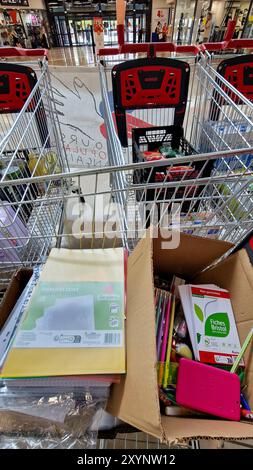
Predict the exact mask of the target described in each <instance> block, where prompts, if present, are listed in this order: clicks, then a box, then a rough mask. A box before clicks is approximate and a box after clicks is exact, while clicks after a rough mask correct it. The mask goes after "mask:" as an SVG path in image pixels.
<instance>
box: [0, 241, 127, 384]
mask: <svg viewBox="0 0 253 470" xmlns="http://www.w3.org/2000/svg"><path fill="white" fill-rule="evenodd" d="M124 321H125V279H124V250H123V249H122V248H115V249H110V248H109V249H103V250H102V249H95V250H67V249H56V248H54V249H52V251H51V253H50V255H49V257H48V260H47V262H46V264H45V266H44V269H43V270H42V273H41V275H40V279H39V282H38V284H37V286H36V287H35V289H34V291H33V294H32V296H31V299H30V302H29V303H28V306H27V308H26V310H25V313H24V315H23V317H22V319H21V322H20V324H19V326H18V330H17V332H16V335H15V337H14V340H13V343H12V345H11V348H10V350H9V353H8V356H7V358H6V360H5V363H4V365H3V369H2V374H1V375H2V377H4V378H22V377H55V376H66V375H69V376H76V375H86V374H89V375H90V374H94V375H96V374H119V373H124V372H125V339H124Z"/></svg>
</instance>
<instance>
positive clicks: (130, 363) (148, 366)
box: [108, 231, 253, 443]
mask: <svg viewBox="0 0 253 470" xmlns="http://www.w3.org/2000/svg"><path fill="white" fill-rule="evenodd" d="M161 245H162V239H161V237H160V236H159V238H154V239H153V240H152V238H151V237H150V232H149V231H148V232H147V237H146V238H144V239H142V240H141V241H140V242H139V243H138V245H137V246H136V248H135V250H134V251H133V253H132V254H131V255H130V257H129V262H128V278H127V282H128V285H127V326H126V334H127V374H126V376H125V377H124V380H122V383H121V384H119V385H115V386H114V387H113V389H112V393H111V397H110V401H109V404H108V411H110V412H111V413H112V414H114V415H115V416H118V417H119V418H120V419H122V420H123V421H125V422H127V423H129V424H130V425H132V426H134V427H136V428H138V429H140V430H142V431H145V432H147V433H149V434H151V435H153V436H156V437H157V438H159V439H161V440H162V441H167V442H168V443H173V442H174V443H175V442H180V441H184V440H187V439H193V438H195V439H197V438H205V439H208V438H215V439H238V438H239V439H240V438H253V426H252V425H251V424H249V423H246V422H231V421H224V420H220V419H216V418H210V419H197V418H183V417H180V418H178V417H167V416H163V415H161V414H160V408H159V399H158V388H157V372H156V336H155V307H154V283H153V277H154V274H160V275H161V276H162V277H165V278H166V277H167V276H168V275H170V274H177V275H178V276H179V277H182V278H185V279H187V280H188V281H191V282H193V283H194V282H195V283H203V284H204V283H214V284H217V285H219V286H220V287H222V288H225V289H228V290H229V291H230V293H231V298H232V305H233V310H234V313H235V317H236V322H237V327H238V332H239V336H240V341H241V344H242V342H243V341H244V339H245V337H246V335H247V333H248V332H249V330H250V328H252V327H253V311H252V305H253V268H252V265H251V264H250V261H249V258H248V255H247V253H246V251H245V250H244V249H241V250H240V251H238V252H236V253H234V254H232V255H231V256H229V257H228V258H227V259H225V260H223V261H221V262H219V263H218V264H216V265H214V266H213V267H211V268H209V269H208V270H206V271H205V272H202V273H201V274H199V272H200V271H202V270H203V269H205V268H207V267H208V266H210V264H211V263H213V262H214V261H215V260H217V259H218V258H220V257H221V256H222V255H223V254H224V253H225V252H226V251H227V250H228V249H229V248H230V247H231V245H230V244H228V243H225V242H222V241H217V240H211V239H207V238H200V237H194V236H190V235H184V234H181V241H180V246H179V248H177V249H173V250H168V249H167V250H165V249H162V246H161ZM249 349H250V348H249ZM249 349H248V351H247V354H246V355H245V359H246V364H247V371H248V373H247V382H248V392H249V394H250V403H251V407H252V408H253V354H252V347H251V351H250V350H249Z"/></svg>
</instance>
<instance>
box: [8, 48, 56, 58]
mask: <svg viewBox="0 0 253 470" xmlns="http://www.w3.org/2000/svg"><path fill="white" fill-rule="evenodd" d="M47 54H48V50H47V49H23V48H22V47H8V46H4V47H1V49H0V57H24V56H26V57H46V56H47Z"/></svg>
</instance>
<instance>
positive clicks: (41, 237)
mask: <svg viewBox="0 0 253 470" xmlns="http://www.w3.org/2000/svg"><path fill="white" fill-rule="evenodd" d="M194 50H195V49H194ZM184 52H186V51H185V50H184ZM190 52H192V49H191V50H190ZM171 60H172V59H171ZM177 60H179V59H178V58H177ZM189 62H191V66H190V67H189V68H190V69H191V78H190V85H189V90H190V92H189V93H188V97H187V98H186V99H185V103H184V105H185V110H184V120H183V125H184V129H185V132H184V139H187V142H188V144H189V145H190V146H191V147H186V146H185V147H184V150H183V151H182V152H181V155H176V156H175V155H174V156H170V157H169V158H166V159H163V160H157V161H140V162H137V163H135V162H133V161H132V138H131V137H132V128H133V127H139V128H140V129H143V128H144V129H146V131H147V132H149V131H152V129H151V128H152V126H156V127H162V126H163V125H164V123H166V126H169V125H170V124H173V118H174V114H173V113H174V109H173V107H170V108H166V106H164V107H161V108H159V109H158V110H157V109H156V108H155V107H153V108H151V107H150V109H148V110H142V109H138V110H137V113H138V114H134V113H135V111H133V114H131V116H130V118H133V117H135V120H134V119H129V120H128V121H127V126H128V127H127V129H126V130H127V137H128V139H127V147H126V152H125V151H124V149H123V148H122V145H121V141H120V139H119V137H118V134H117V131H116V127H115V122H114V120H113V116H112V113H111V108H110V92H111V84H110V74H111V70H110V67H109V68H108V67H104V66H103V65H101V66H100V68H99V73H100V81H101V93H102V98H103V108H104V120H105V126H106V133H107V148H108V166H107V167H105V168H102V169H99V170H98V169H90V170H80V171H77V172H74V171H70V170H69V168H68V162H67V160H66V156H65V152H64V148H63V143H62V137H61V129H60V125H59V122H58V119H57V113H56V110H55V102H54V95H53V90H52V87H51V85H50V73H49V71H48V67H47V63H46V62H45V61H44V62H43V63H42V64H40V65H39V67H38V70H37V73H38V75H39V78H38V80H37V83H36V84H35V85H34V86H33V88H32V89H31V92H30V94H29V97H28V99H27V100H26V102H25V104H24V106H23V107H22V109H21V111H20V112H19V114H15V116H14V117H13V118H12V120H11V121H10V126H9V130H8V132H7V133H6V132H5V137H4V138H3V140H2V142H1V144H0V160H1V162H2V164H3V170H2V177H1V181H0V191H2V192H3V193H4V194H5V195H7V196H5V197H6V198H5V199H4V200H3V199H2V198H1V199H2V200H1V206H0V209H1V211H2V213H3V216H2V221H1V227H0V233H1V234H2V235H1V239H0V242H1V244H0V247H1V248H0V255H1V258H2V263H1V270H0V275H1V283H2V286H3V288H4V287H6V286H7V285H8V283H9V280H10V275H11V272H13V270H14V269H15V268H16V267H18V266H39V265H41V264H43V263H44V262H45V260H46V257H47V254H48V252H49V250H50V248H51V247H52V246H53V245H55V244H57V246H67V247H75V248H78V247H79V248H86V247H91V248H96V247H107V246H118V245H123V246H124V247H125V248H127V249H128V250H129V251H131V250H132V249H133V248H134V247H135V245H136V243H137V242H138V240H139V238H140V237H141V236H142V234H143V233H144V231H145V229H146V227H147V226H148V225H150V223H152V224H153V225H155V226H159V227H163V228H166V229H167V230H168V229H169V230H172V229H176V230H179V229H180V230H182V231H185V232H187V233H194V234H196V235H200V236H209V237H216V238H220V239H223V240H228V241H232V242H234V243H239V242H240V240H241V239H242V238H244V237H245V235H246V234H247V233H249V232H250V231H251V230H252V226H253V220H252V219H253V211H252V208H253V195H252V185H253V172H252V166H251V164H250V165H248V164H245V160H246V159H245V155H248V154H249V153H253V149H252V147H251V140H250V139H251V136H252V132H253V129H252V123H251V122H249V121H250V119H248V113H249V115H251V114H250V113H251V112H252V104H251V103H250V102H248V100H246V99H244V97H243V96H241V95H240V94H239V92H238V91H237V90H234V89H233V88H232V87H231V85H230V84H229V83H228V82H227V81H226V80H225V79H224V81H223V82H222V84H220V83H219V81H218V80H216V77H214V70H213V68H212V69H210V67H209V66H208V64H207V62H206V61H205V60H203V59H202V60H195V59H193V58H192V57H191V58H190V59H189ZM172 65H173V61H172ZM170 66H171V65H170ZM193 77H194V80H193ZM149 78H152V77H149ZM222 80H223V79H222ZM224 84H225V86H223V85H224ZM231 92H233V93H235V95H236V96H238V99H240V100H243V103H244V105H243V106H244V107H243V108H242V107H241V106H239V105H238V104H237V102H235V101H234V100H232V98H231V95H230V94H231ZM221 99H222V105H221V104H220V103H221V101H220V100H221ZM42 104H43V109H44V111H43V115H44V117H45V118H46V120H45V121H43V135H42V134H41V131H40V125H39V126H38V119H37V118H36V112H37V110H38V109H40V106H42ZM213 105H218V106H220V108H221V109H220V113H221V115H222V116H223V118H224V119H226V120H227V121H228V122H229V123H230V124H231V126H233V125H234V126H235V127H234V128H235V132H236V139H235V140H233V139H232V140H231V136H228V134H226V133H225V134H224V135H222V136H221V135H220V134H219V133H218V135H217V136H216V139H217V142H218V144H215V145H218V146H217V148H214V149H213V148H211V147H208V145H209V144H210V142H213V140H214V139H213V134H211V133H210V132H211V131H210V130H209V129H210V109H211V108H212V106H213ZM245 107H247V113H246V112H245ZM140 116H142V118H141V117H140ZM7 119H8V118H7ZM43 119H44V118H43ZM40 122H41V121H40ZM234 122H240V123H241V124H242V123H244V125H245V124H246V125H247V126H249V134H248V135H247V137H245V134H244V133H243V132H242V131H240V128H239V127H238V126H237V127H236V124H234ZM46 123H47V125H46ZM133 123H135V125H134V124H133ZM143 123H145V124H146V125H145V126H144V125H143ZM138 124H139V125H138ZM140 124H141V125H140ZM129 126H130V130H129V131H128V129H129ZM208 126H209V127H208ZM212 131H213V128H212ZM145 135H146V137H148V134H147V133H146V134H145ZM150 135H151V136H152V135H154V134H150ZM163 135H164V134H163ZM239 138H241V140H242V145H241V146H239V148H237V146H234V142H236V143H237V142H238V139H239ZM147 140H148V138H147V139H146V142H142V143H141V146H140V147H139V152H140V153H142V152H143V151H145V149H146V150H148V144H149V142H147ZM169 141H170V142H171V140H168V142H169ZM157 142H158V141H157ZM215 142H216V141H215ZM224 142H225V144H226V145H225V147H224V148H219V145H221V144H222V145H224ZM125 143H126V142H124V144H125ZM153 143H154V142H153ZM189 149H190V150H189ZM172 150H175V149H172ZM181 150H182V149H181ZM27 152H28V153H27ZM183 152H184V153H185V154H183ZM30 154H32V156H30V157H29V155H30ZM231 158H233V162H236V164H234V163H233V164H232V165H231V164H230V165H228V166H226V162H227V161H228V160H229V159H231ZM31 161H32V162H33V163H31ZM20 164H22V165H20ZM224 164H225V167H224ZM179 166H180V170H179V168H178V167H179ZM12 167H15V168H17V169H16V170H15V171H13V173H12V172H10V171H9V170H10V168H12ZM207 169H208V171H206V170H207ZM143 172H144V173H145V178H143V177H142V175H143ZM157 173H158V174H159V173H160V176H159V178H160V179H159V178H156V177H154V174H157ZM175 173H176V174H177V176H176V177H175ZM9 175H11V177H10V176H9ZM136 175H137V176H140V178H139V179H136V178H135V177H136ZM72 181H74V182H75V185H76V186H77V188H78V192H79V193H82V194H83V200H82V201H80V199H79V198H78V197H77V196H76V195H75V194H73V193H71V191H70V187H71V183H72ZM150 190H152V191H151V192H150ZM17 194H18V196H17ZM28 204H29V205H30V206H29V207H30V209H29V215H28V216H26V217H24V216H23V214H24V212H25V210H27V205H28ZM182 208H183V211H182V210H181V209H182Z"/></svg>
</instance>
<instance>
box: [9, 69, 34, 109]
mask: <svg viewBox="0 0 253 470" xmlns="http://www.w3.org/2000/svg"><path fill="white" fill-rule="evenodd" d="M36 82H37V79H36V75H35V73H34V71H33V70H32V69H31V68H30V67H25V66H23V65H19V64H18V65H16V64H8V63H5V62H3V63H0V113H1V114H3V113H5V114H7V113H18V112H19V111H20V110H21V109H22V107H23V106H24V103H25V102H26V100H27V98H28V96H29V95H30V93H31V91H32V89H33V88H34V86H35V84H36Z"/></svg>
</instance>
